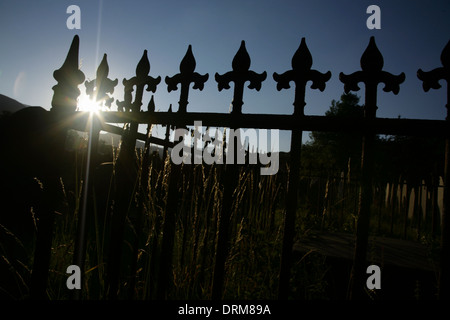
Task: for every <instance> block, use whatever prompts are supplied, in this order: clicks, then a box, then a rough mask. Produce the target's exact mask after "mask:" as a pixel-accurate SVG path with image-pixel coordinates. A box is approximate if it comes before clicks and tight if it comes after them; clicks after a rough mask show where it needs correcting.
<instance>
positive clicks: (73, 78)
mask: <svg viewBox="0 0 450 320" xmlns="http://www.w3.org/2000/svg"><path fill="white" fill-rule="evenodd" d="M79 46H80V38H79V37H78V35H75V36H74V37H73V40H72V44H71V46H70V49H69V52H68V53H67V57H66V60H65V61H64V63H63V65H62V66H61V68H59V69H58V70H55V71H54V72H53V78H55V80H56V81H58V84H57V85H55V86H54V87H53V88H52V89H53V91H54V93H53V99H52V108H51V111H57V112H74V111H75V110H76V109H77V98H78V96H79V95H80V90H79V89H78V85H79V84H81V83H83V81H84V79H85V76H84V73H83V72H82V71H81V70H80V69H79V68H78V66H79V65H78V49H79Z"/></svg>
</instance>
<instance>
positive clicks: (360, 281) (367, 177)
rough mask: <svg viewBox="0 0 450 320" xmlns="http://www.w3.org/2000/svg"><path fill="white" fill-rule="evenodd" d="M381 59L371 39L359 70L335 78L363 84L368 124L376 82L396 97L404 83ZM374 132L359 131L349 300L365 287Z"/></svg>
mask: <svg viewBox="0 0 450 320" xmlns="http://www.w3.org/2000/svg"><path fill="white" fill-rule="evenodd" d="M383 64H384V61H383V56H382V55H381V53H380V51H379V50H378V48H377V46H376V44H375V38H374V37H371V38H370V42H369V45H368V46H367V49H366V50H365V51H364V53H363V55H362V56H361V69H362V71H357V72H354V73H353V74H350V75H345V74H343V73H342V72H341V73H340V75H339V79H340V80H341V81H342V82H343V83H344V85H345V86H344V90H345V92H346V93H348V92H349V91H358V90H359V87H358V83H359V82H363V83H364V84H365V87H366V96H365V105H364V118H365V119H367V120H369V121H371V120H374V119H375V118H376V110H377V86H378V83H380V82H383V83H385V85H386V86H385V87H384V89H383V90H384V91H386V92H389V91H392V92H393V93H394V94H397V93H398V92H399V90H400V83H402V82H403V81H404V80H405V74H404V73H401V74H400V75H398V76H394V75H392V74H390V73H388V72H386V71H382V69H383ZM374 140H375V132H374V131H373V129H370V128H369V129H366V130H365V131H364V132H363V142H362V154H361V181H360V192H359V205H358V221H357V226H356V244H355V252H354V260H353V268H352V273H351V276H350V284H349V292H348V298H349V299H363V298H364V297H365V296H366V294H365V284H366V281H365V280H366V279H365V278H366V268H367V265H366V253H367V246H368V238H369V229H370V228H369V227H370V210H371V206H372V197H373V192H372V172H373V166H374V162H373V161H374V160H373V159H374V157H373V150H374V148H373V145H374Z"/></svg>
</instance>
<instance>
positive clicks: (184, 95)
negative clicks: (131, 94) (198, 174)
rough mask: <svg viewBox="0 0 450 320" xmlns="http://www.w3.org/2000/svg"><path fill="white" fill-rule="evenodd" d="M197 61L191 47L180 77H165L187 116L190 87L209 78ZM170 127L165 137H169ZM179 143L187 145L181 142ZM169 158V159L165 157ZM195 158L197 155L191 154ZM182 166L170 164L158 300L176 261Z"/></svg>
mask: <svg viewBox="0 0 450 320" xmlns="http://www.w3.org/2000/svg"><path fill="white" fill-rule="evenodd" d="M195 66H196V62H195V58H194V55H193V53H192V47H191V45H189V46H188V49H187V51H186V54H185V56H184V57H183V59H182V60H181V63H180V73H177V74H176V75H174V76H173V77H166V78H165V81H166V84H167V90H168V91H169V92H170V91H172V90H177V89H178V84H180V85H181V89H180V100H179V101H178V113H179V114H184V113H186V112H187V105H188V104H189V101H188V97H189V87H190V85H191V83H194V86H193V89H199V90H203V87H204V84H205V82H206V81H207V80H208V77H209V75H208V74H205V75H200V74H199V73H197V72H194V71H195ZM169 130H170V126H167V132H166V137H167V136H168V133H169ZM178 143H184V141H180V142H178ZM164 156H166V155H164ZM191 157H192V158H193V157H194V154H191ZM180 166H181V165H177V164H174V163H173V162H172V163H171V169H170V182H169V192H168V199H167V207H166V213H165V217H164V225H163V239H162V244H161V261H160V267H159V275H158V283H157V289H156V297H157V298H158V299H165V298H166V295H167V288H168V284H169V281H170V275H171V274H172V258H173V245H174V240H175V226H176V216H177V215H176V213H177V211H178V188H177V185H178V180H179V178H180V175H181V168H180Z"/></svg>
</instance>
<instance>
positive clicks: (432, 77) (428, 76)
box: [417, 41, 450, 120]
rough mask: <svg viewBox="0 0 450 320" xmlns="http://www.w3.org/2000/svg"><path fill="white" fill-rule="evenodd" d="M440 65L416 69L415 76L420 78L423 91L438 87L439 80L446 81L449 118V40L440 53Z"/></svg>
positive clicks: (449, 114) (449, 115) (448, 118)
mask: <svg viewBox="0 0 450 320" xmlns="http://www.w3.org/2000/svg"><path fill="white" fill-rule="evenodd" d="M441 63H442V67H440V68H436V69H434V70H431V71H428V72H424V71H422V69H419V70H417V77H418V78H419V79H420V80H422V82H423V83H422V86H423V89H424V90H425V92H427V91H428V90H430V88H432V89H439V88H440V87H441V85H440V84H439V81H440V80H446V81H447V104H446V106H445V107H446V108H447V120H450V41H449V42H447V45H446V46H445V47H444V49H443V50H442V53H441Z"/></svg>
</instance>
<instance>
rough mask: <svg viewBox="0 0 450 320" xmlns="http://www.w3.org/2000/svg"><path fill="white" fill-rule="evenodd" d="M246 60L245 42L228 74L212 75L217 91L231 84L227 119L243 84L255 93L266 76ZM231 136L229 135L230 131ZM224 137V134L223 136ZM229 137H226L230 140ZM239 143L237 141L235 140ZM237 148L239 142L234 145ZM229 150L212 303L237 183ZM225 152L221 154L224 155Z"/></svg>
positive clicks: (237, 110)
mask: <svg viewBox="0 0 450 320" xmlns="http://www.w3.org/2000/svg"><path fill="white" fill-rule="evenodd" d="M250 63H251V61H250V56H249V54H248V52H247V50H246V48H245V42H244V41H242V42H241V46H240V48H239V50H238V52H237V53H236V55H235V56H234V58H233V61H232V68H233V70H232V71H229V72H227V73H225V74H223V75H219V74H218V73H216V74H215V79H216V81H217V86H218V88H219V91H222V89H229V88H230V82H234V94H233V101H232V102H231V105H232V110H231V115H232V117H233V118H234V119H238V118H239V116H240V115H241V114H242V105H243V104H244V101H243V100H242V99H243V95H244V84H245V82H247V81H250V85H249V86H248V88H249V89H256V90H257V91H259V90H260V89H261V84H262V82H263V81H264V80H265V79H266V76H267V74H266V72H265V71H264V72H263V73H261V74H258V73H256V72H254V71H251V70H249V69H250ZM230 129H231V130H235V129H237V128H236V127H230ZM230 132H231V131H230ZM224 134H225V133H224ZM231 138H232V135H231V133H230V139H231ZM238 140H239V139H238ZM237 142H238V143H239V144H240V141H237ZM230 148H233V150H231V152H233V153H232V154H233V155H234V158H231V160H229V158H230V157H229V156H227V163H231V164H230V165H227V166H226V168H225V173H226V174H225V179H224V193H223V205H222V211H221V213H220V216H219V230H218V235H217V247H216V260H215V264H214V274H213V284H212V292H211V298H212V299H213V300H218V299H222V296H223V281H224V276H225V263H226V259H227V256H228V249H229V248H228V241H229V235H228V233H229V225H230V217H231V211H232V210H233V193H234V189H235V188H236V181H237V175H238V172H239V171H238V170H237V163H235V160H236V150H237V146H236V144H235V143H234V142H233V143H230V142H229V143H228V152H230ZM224 152H225V151H224Z"/></svg>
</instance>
